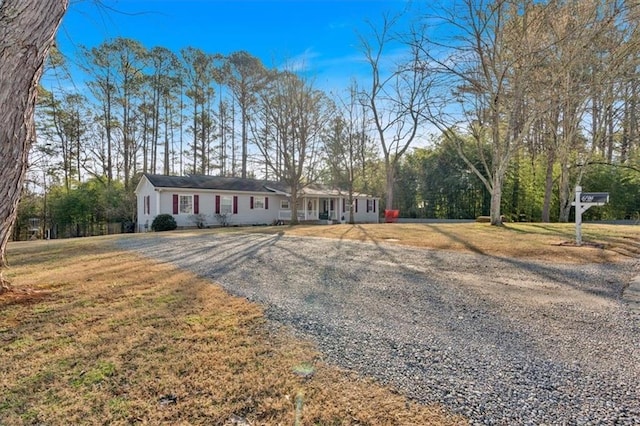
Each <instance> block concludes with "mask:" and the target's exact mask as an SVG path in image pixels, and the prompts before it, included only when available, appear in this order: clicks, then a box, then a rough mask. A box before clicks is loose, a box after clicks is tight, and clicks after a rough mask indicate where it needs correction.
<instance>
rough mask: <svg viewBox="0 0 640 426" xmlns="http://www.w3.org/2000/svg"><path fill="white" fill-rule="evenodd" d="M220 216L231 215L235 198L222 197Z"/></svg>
mask: <svg viewBox="0 0 640 426" xmlns="http://www.w3.org/2000/svg"><path fill="white" fill-rule="evenodd" d="M220 199H221V203H220V214H231V213H232V212H233V197H225V196H223V197H220Z"/></svg>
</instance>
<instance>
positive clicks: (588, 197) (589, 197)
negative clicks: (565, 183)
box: [571, 185, 609, 246]
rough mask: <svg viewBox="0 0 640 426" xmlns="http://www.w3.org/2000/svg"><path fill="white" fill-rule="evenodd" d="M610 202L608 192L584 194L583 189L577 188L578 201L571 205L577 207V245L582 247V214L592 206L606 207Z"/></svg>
mask: <svg viewBox="0 0 640 426" xmlns="http://www.w3.org/2000/svg"><path fill="white" fill-rule="evenodd" d="M608 202H609V193H608V192H582V187H581V186H579V185H578V186H576V200H575V202H573V203H571V205H573V206H575V207H576V245H578V246H581V245H582V213H584V212H586V211H587V210H589V207H591V206H604V205H605V204H607V203H608Z"/></svg>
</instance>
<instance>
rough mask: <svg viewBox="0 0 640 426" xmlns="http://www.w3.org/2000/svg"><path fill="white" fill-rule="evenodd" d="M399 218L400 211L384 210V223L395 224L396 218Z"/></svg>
mask: <svg viewBox="0 0 640 426" xmlns="http://www.w3.org/2000/svg"><path fill="white" fill-rule="evenodd" d="M399 216H400V210H385V211H384V221H385V222H386V223H396V222H397V221H398V217H399Z"/></svg>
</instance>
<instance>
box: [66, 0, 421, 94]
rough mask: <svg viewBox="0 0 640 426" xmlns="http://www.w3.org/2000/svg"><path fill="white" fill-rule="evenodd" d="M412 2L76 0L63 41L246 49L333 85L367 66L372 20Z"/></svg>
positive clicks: (71, 49)
mask: <svg viewBox="0 0 640 426" xmlns="http://www.w3.org/2000/svg"><path fill="white" fill-rule="evenodd" d="M411 6H412V3H411V2H408V1H406V0H343V1H340V0H323V1H320V0H311V1H304V0H102V1H95V0H75V1H73V0H72V2H71V6H70V8H69V11H68V12H67V15H66V16H65V18H64V20H63V23H62V27H61V29H60V32H59V35H58V43H59V46H60V49H61V50H62V52H63V53H64V54H65V55H66V56H67V57H69V58H70V59H71V60H72V61H73V57H74V56H75V53H76V52H77V50H78V46H79V45H84V46H88V47H92V46H96V45H98V44H100V43H102V42H103V41H105V40H108V39H112V38H115V37H128V38H133V39H136V40H138V41H140V42H142V44H143V45H144V46H145V47H147V48H152V47H154V46H164V47H167V48H169V49H171V50H173V51H176V52H178V51H179V50H180V49H181V48H182V47H187V46H193V47H197V48H200V49H202V50H204V51H206V52H209V53H222V54H228V53H231V52H233V51H238V50H246V51H248V52H249V53H251V54H252V55H254V56H257V57H259V58H260V59H261V60H262V61H263V63H264V64H265V65H266V66H268V67H282V66H283V63H285V62H286V61H289V62H292V63H295V64H296V68H297V69H304V71H305V74H306V76H307V77H310V78H312V79H313V80H314V81H315V83H316V85H317V86H319V87H321V88H324V89H325V90H332V91H333V90H339V88H341V87H345V86H346V85H347V84H348V82H349V80H350V79H351V78H352V77H361V76H362V74H363V73H365V72H366V67H365V66H364V63H363V56H362V54H361V53H360V51H359V50H358V49H359V40H358V34H365V35H366V34H368V32H369V29H368V27H367V23H366V22H367V21H372V22H379V21H380V19H381V17H382V15H383V14H384V13H390V14H396V13H399V12H402V11H403V10H406V9H407V8H408V7H411ZM410 17H411V14H408V15H407V19H410ZM365 75H366V74H365Z"/></svg>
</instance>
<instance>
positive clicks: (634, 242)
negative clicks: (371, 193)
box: [262, 223, 640, 263]
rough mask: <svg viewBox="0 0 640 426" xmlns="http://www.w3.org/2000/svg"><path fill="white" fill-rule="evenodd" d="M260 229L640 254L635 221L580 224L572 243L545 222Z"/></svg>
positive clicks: (588, 255)
mask: <svg viewBox="0 0 640 426" xmlns="http://www.w3.org/2000/svg"><path fill="white" fill-rule="evenodd" d="M262 232H284V233H286V234H288V235H304V236H313V237H325V238H337V239H347V240H358V241H368V242H373V243H379V242H385V243H391V244H403V245H407V246H415V247H424V248H432V249H439V250H453V251H463V252H469V253H480V254H485V255H488V256H498V257H512V258H530V259H538V260H549V261H555V262H567V263H589V262H597V263H600V262H617V261H621V260H624V259H630V258H633V257H637V256H639V255H640V226H639V225H598V224H589V223H588V224H583V226H582V235H583V237H582V238H583V242H584V244H583V245H582V246H581V247H576V246H575V225H573V224H557V223H554V224H549V223H508V224H505V225H504V226H491V225H489V224H486V223H421V224H417V223H416V224H398V223H394V224H391V223H389V224H364V225H330V226H320V225H304V226H295V227H279V228H265V229H262Z"/></svg>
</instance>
